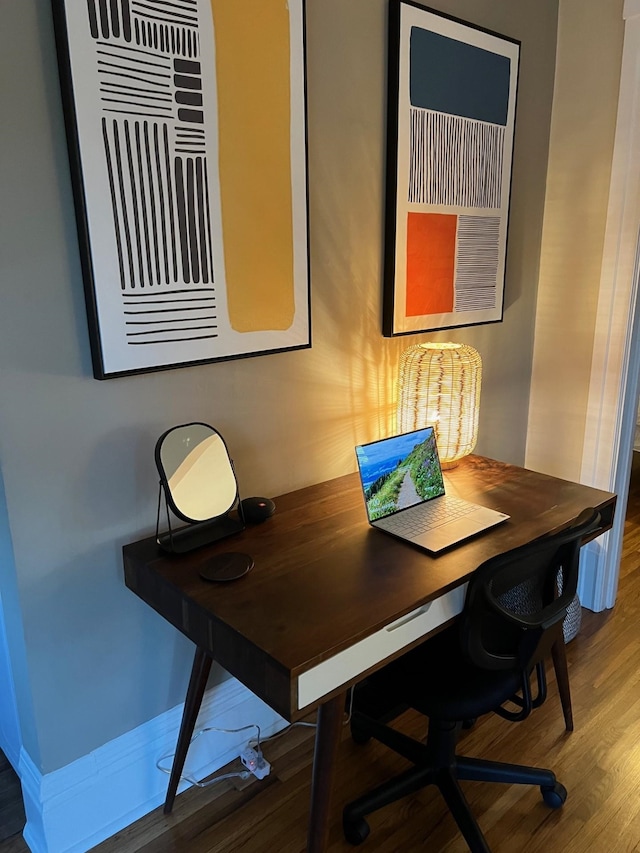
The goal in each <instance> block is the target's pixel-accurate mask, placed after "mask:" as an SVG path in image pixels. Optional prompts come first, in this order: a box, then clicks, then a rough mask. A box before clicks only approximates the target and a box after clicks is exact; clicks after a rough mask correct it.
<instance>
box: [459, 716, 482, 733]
mask: <svg viewBox="0 0 640 853" xmlns="http://www.w3.org/2000/svg"><path fill="white" fill-rule="evenodd" d="M477 719H478V718H477V717H469V719H468V720H463V721H462V728H463V729H465V730H466V729H472V728H473V727H474V726H475V724H476V720H477Z"/></svg>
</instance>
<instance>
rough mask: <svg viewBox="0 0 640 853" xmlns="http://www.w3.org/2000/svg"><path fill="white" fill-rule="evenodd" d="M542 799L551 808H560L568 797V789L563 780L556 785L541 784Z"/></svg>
mask: <svg viewBox="0 0 640 853" xmlns="http://www.w3.org/2000/svg"><path fill="white" fill-rule="evenodd" d="M540 790H541V791H542V799H543V800H544V802H545V804H546V805H547V806H549V808H550V809H559V808H561V807H562V806H563V805H564V802H565V800H566V799H567V789H566V788H565V787H564V785H563V784H562V783H561V782H556V783H555V784H554V785H541V786H540Z"/></svg>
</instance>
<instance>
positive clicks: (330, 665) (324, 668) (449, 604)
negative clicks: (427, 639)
mask: <svg viewBox="0 0 640 853" xmlns="http://www.w3.org/2000/svg"><path fill="white" fill-rule="evenodd" d="M466 590H467V585H466V584H464V585H463V586H460V587H457V588H456V589H453V590H451V592H447V593H445V595H441V596H440V598H435V599H434V600H433V601H430V602H429V603H428V604H424V605H423V606H422V607H418V608H417V609H416V610H413V611H412V612H411V613H407V614H406V615H405V616H403V617H401V618H400V619H396V621H395V622H392V623H391V624H389V625H386V626H385V627H384V628H381V629H380V631H376V633H375V634H372V635H371V636H370V637H367V638H366V639H364V640H360V642H359V643H356V644H355V645H353V646H350V647H349V648H348V649H345V650H344V651H342V652H338V654H337V655H334V656H333V657H331V658H329V659H328V660H325V661H322V663H319V664H318V665H317V666H314V667H313V668H312V669H310V670H308V671H307V672H303V673H302V675H301V676H300V677H299V678H298V708H305V707H306V706H307V705H309V704H310V703H311V702H315V701H316V700H317V699H319V698H320V697H321V696H325V695H326V694H327V693H330V692H331V691H332V690H335V689H336V687H340V685H341V684H346V683H347V682H349V681H352V680H353V679H354V678H357V676H358V675H359V674H360V673H362V672H365V671H366V670H367V669H369V667H372V666H374V664H376V663H379V662H380V661H383V660H385V658H388V657H390V656H391V655H392V654H394V653H395V652H398V651H400V650H401V649H403V648H404V647H405V646H408V645H409V644H410V643H413V642H414V641H415V640H418V639H420V637H424V636H426V635H427V634H429V633H430V632H431V631H433V630H434V629H435V628H437V627H438V626H439V625H442V624H444V623H445V622H447V621H448V620H449V619H452V618H453V617H454V616H457V615H458V614H459V613H461V612H462V607H463V605H464V596H465V593H466Z"/></svg>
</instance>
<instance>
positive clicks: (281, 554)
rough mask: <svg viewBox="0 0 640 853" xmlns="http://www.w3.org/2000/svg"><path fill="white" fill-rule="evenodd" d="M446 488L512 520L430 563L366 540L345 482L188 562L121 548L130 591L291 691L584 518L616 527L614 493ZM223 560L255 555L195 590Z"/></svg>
mask: <svg viewBox="0 0 640 853" xmlns="http://www.w3.org/2000/svg"><path fill="white" fill-rule="evenodd" d="M445 479H446V490H447V493H448V494H453V495H459V496H461V497H464V498H466V499H467V500H472V501H476V502H477V503H481V504H483V505H485V506H488V507H491V508H493V509H497V510H500V511H502V512H505V513H507V514H508V515H509V516H510V520H509V521H507V522H505V523H504V524H502V525H500V526H498V527H496V528H493V529H492V530H490V531H487V532H486V533H484V534H482V535H480V536H479V537H477V538H475V539H472V540H470V541H468V542H466V543H463V544H462V545H459V546H457V547H456V548H454V549H453V550H451V551H448V552H446V553H443V554H441V555H439V556H437V557H432V556H430V555H428V554H426V553H425V552H424V551H421V550H419V549H418V548H415V547H413V546H410V545H407V544H405V543H403V542H400V541H398V540H396V539H394V538H393V537H391V536H389V535H386V534H384V533H382V532H380V531H377V530H374V529H373V528H371V527H370V525H369V524H368V522H367V519H366V513H365V508H364V502H363V497H362V491H361V489H360V483H359V479H358V477H357V475H356V474H348V475H346V476H344V477H340V478H337V479H335V480H330V481H328V482H325V483H320V484H318V485H315V486H309V487H307V488H304V489H300V490H298V491H295V492H290V493H288V494H285V495H282V496H280V497H277V498H275V499H274V500H275V503H276V512H275V515H273V516H272V517H271V518H270V519H269V520H268V521H266V522H264V523H262V524H258V525H250V526H248V527H247V529H246V530H245V531H244V532H242V533H240V534H238V535H236V536H233V537H230V538H227V539H225V540H223V541H221V542H218V543H216V544H215V545H212V546H206V547H204V548H200V549H198V550H197V551H193V552H191V553H189V554H183V555H170V554H167V553H165V552H163V551H162V550H161V549H160V548H159V546H158V545H157V544H156V542H155V537H150V538H148V539H144V540H141V541H140V542H136V543H133V544H131V545H127V546H125V547H124V549H123V551H124V561H125V579H126V583H127V585H128V586H129V587H130V588H131V589H132V590H133V591H134V592H135V593H136V594H138V595H139V596H140V597H141V598H143V600H145V601H146V602H147V603H148V604H150V605H151V606H152V607H154V609H156V610H157V611H158V612H159V613H160V614H161V615H163V616H164V617H165V618H167V619H168V620H169V621H170V622H171V623H172V624H174V625H175V626H176V627H177V628H178V629H179V630H181V631H182V632H183V633H185V634H186V635H187V636H188V637H189V638H190V639H192V640H193V641H194V642H196V643H197V644H198V645H200V646H202V647H204V648H207V649H208V650H209V651H210V652H211V653H212V654H214V656H215V657H216V659H217V660H219V662H220V663H221V664H222V665H223V666H226V667H227V668H229V669H230V671H231V672H233V674H235V675H237V677H240V678H241V680H244V681H245V683H247V681H246V679H244V678H242V671H243V670H244V669H245V668H249V667H251V666H253V665H254V663H255V660H256V658H257V657H260V656H262V657H264V656H266V657H267V658H268V659H269V661H270V662H271V664H272V666H273V667H274V671H275V672H276V673H277V672H281V673H282V677H283V678H286V679H291V678H292V677H295V676H296V675H297V674H299V673H300V672H302V671H304V670H306V669H308V668H310V667H311V666H313V665H315V664H317V663H319V662H320V661H322V660H325V659H326V658H328V657H331V656H332V655H334V654H336V653H337V652H339V651H341V650H342V649H344V648H347V647H349V646H351V645H353V644H354V643H356V642H357V641H358V640H360V639H363V638H364V637H366V636H368V635H369V634H371V633H372V632H374V631H376V630H378V629H379V628H381V627H383V626H384V625H387V624H389V623H390V622H392V621H393V620H394V619H398V618H400V617H401V616H403V615H404V614H405V613H408V612H410V611H412V610H413V609H414V608H416V607H418V606H420V605H421V604H425V603H427V602H428V601H430V600H432V599H433V598H435V597H438V596H440V595H442V594H443V593H444V592H447V591H448V590H450V589H453V588H454V587H456V586H459V585H461V584H463V583H465V581H466V580H468V577H469V575H470V574H471V573H472V572H473V571H474V569H475V568H476V567H477V566H478V565H479V564H480V563H482V562H483V561H484V560H486V559H488V558H489V557H492V556H494V555H495V554H498V553H501V552H503V551H506V550H508V549H510V548H513V547H516V546H518V545H521V544H523V543H525V542H528V541H530V540H531V539H534V538H536V537H537V536H540V535H543V534H546V533H549V532H551V531H553V530H555V529H557V528H560V527H562V526H564V525H566V524H568V523H569V522H571V521H572V520H574V519H575V518H576V517H577V516H578V515H579V513H580V512H581V510H582V509H584V508H585V507H587V506H595V507H598V508H600V510H601V512H602V513H603V526H604V527H605V529H606V528H607V527H609V526H610V525H611V522H612V519H613V512H614V508H615V496H614V495H612V494H611V493H609V492H604V491H601V490H598V489H593V488H590V487H588V486H583V485H580V484H577V483H572V482H569V481H566V480H560V479H557V478H554V477H549V476H547V475H544V474H538V473H535V472H533V471H529V470H526V469H523V468H518V467H516V466H512V465H507V464H504V463H500V462H495V461H493V460H490V459H486V458H484V457H480V456H471V457H467V459H465V460H463V461H462V462H461V463H460V465H459V466H458V468H456V469H454V470H452V471H449V472H446V478H445ZM228 551H239V552H243V553H247V554H249V555H251V556H252V557H253V559H254V561H255V566H254V568H253V570H252V571H251V572H249V574H247V575H246V576H244V577H243V578H241V579H239V580H237V581H232V582H229V583H215V582H213V583H212V582H207V581H204V580H201V578H200V576H199V570H200V569H201V567H202V566H203V565H205V564H206V563H207V561H208V560H209V559H210V558H211V557H212V556H213V555H215V554H220V553H224V552H228ZM239 646H241V647H242V651H241V653H240V656H241V657H242V660H238V661H236V660H235V659H236V658H237V657H238V654H239V653H238V647H239ZM252 661H253V663H252ZM247 686H251V685H249V684H247ZM256 692H258V695H260V690H258V689H256Z"/></svg>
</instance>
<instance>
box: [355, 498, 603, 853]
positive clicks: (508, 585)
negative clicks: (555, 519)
mask: <svg viewBox="0 0 640 853" xmlns="http://www.w3.org/2000/svg"><path fill="white" fill-rule="evenodd" d="M599 521H600V516H599V514H598V512H597V511H595V510H593V509H588V510H585V511H584V512H583V513H581V515H580V517H579V518H578V519H577V521H576V522H575V523H574V525H573V526H571V527H569V528H566V529H564V530H562V531H560V532H558V533H556V534H553V535H551V536H546V537H543V538H540V539H538V540H535V541H534V542H531V543H529V544H527V545H524V546H522V547H519V548H515V549H513V550H511V551H508V552H506V553H504V554H500V555H498V556H496V557H493V558H492V559H490V560H487V561H486V562H485V563H483V564H482V565H481V566H479V568H478V569H477V570H476V571H475V572H474V574H473V575H472V577H471V580H470V582H469V586H468V589H467V595H466V599H465V605H464V609H463V612H462V614H461V616H460V618H459V619H458V620H457V621H456V622H454V623H453V624H452V625H450V626H449V627H448V628H445V629H444V630H443V631H442V632H441V633H439V634H437V635H436V636H435V637H433V638H432V639H429V640H427V641H426V642H425V643H423V644H422V645H420V646H418V647H416V648H415V649H413V650H412V651H410V652H408V653H407V654H406V655H404V656H403V657H401V658H399V659H397V660H396V661H393V662H392V663H391V664H389V665H388V666H386V667H385V668H384V669H382V670H380V671H379V672H377V673H374V674H373V675H372V676H370V677H369V678H368V679H367V680H366V681H365V682H364V683H363V685H362V686H361V688H360V689H358V688H356V692H355V694H354V701H353V711H352V716H351V733H352V736H353V738H354V740H355V741H356V742H361V743H364V742H365V741H366V740H368V739H369V738H370V737H373V738H375V739H376V740H379V741H380V742H381V743H383V744H385V745H386V746H388V747H389V748H390V749H392V750H394V751H395V752H397V753H399V754H400V755H402V756H403V757H405V758H407V759H408V760H409V761H410V762H412V764H413V766H412V767H411V768H410V769H408V770H406V771H405V772H403V773H402V774H400V775H399V776H397V777H396V778H394V779H392V780H391V781H388V782H384V783H383V784H382V785H379V786H378V787H377V788H375V789H374V790H372V791H370V792H368V793H366V794H364V795H363V796H361V797H359V798H358V799H357V800H355V801H354V802H352V803H349V804H348V805H347V806H346V807H345V809H344V812H343V829H344V834H345V838H346V839H347V841H349V842H350V843H352V844H360V843H362V842H363V841H364V840H365V839H366V837H367V836H368V834H369V826H368V824H367V822H366V820H365V816H366V815H368V814H370V813H371V812H374V811H377V810H378V809H380V808H382V807H383V806H385V805H388V804H389V803H392V802H395V801H396V800H399V799H401V798H402V797H404V796H407V795H408V794H412V793H415V792H416V791H418V790H420V789H421V788H423V787H425V786H427V785H436V786H437V787H438V788H439V790H440V792H441V793H442V795H443V797H444V799H445V801H446V803H447V805H448V807H449V809H450V811H451V812H452V814H453V817H454V818H455V820H456V823H457V824H458V827H459V829H460V831H461V832H462V835H463V836H464V838H465V840H466V842H467V844H468V845H469V848H470V850H471V851H472V853H490V850H489V847H488V846H487V842H486V840H485V838H484V836H483V834H482V831H481V830H480V827H479V826H478V823H477V822H476V820H475V818H474V817H473V815H472V813H471V810H470V808H469V805H468V803H467V800H466V799H465V796H464V794H463V792H462V789H461V787H460V785H459V780H474V781H487V782H506V783H508V784H524V785H538V786H539V787H540V789H541V792H542V797H543V799H544V802H545V803H546V804H547V805H548V806H550V807H551V808H560V807H561V806H562V805H563V803H564V801H565V799H566V797H567V791H566V789H565V787H564V786H563V785H562V784H561V783H560V782H558V781H557V780H556V777H555V775H554V773H553V772H552V771H551V770H541V769H538V768H535V767H525V766H522V765H515V764H505V763H502V762H495V761H488V760H485V759H479V758H467V757H462V756H458V755H456V753H455V746H456V742H457V739H458V735H459V733H460V729H461V726H462V723H463V722H464V721H465V720H471V719H474V718H476V717H479V716H481V715H483V714H487V713H489V712H492V711H494V712H496V713H498V714H500V715H501V716H503V717H505V718H506V719H508V720H512V721H520V720H523V719H525V718H526V717H527V716H529V714H530V713H531V710H532V709H533V708H535V707H537V706H538V705H540V704H541V703H542V702H543V701H544V698H545V696H546V681H545V674H544V659H545V657H547V656H548V654H549V652H550V647H551V645H552V644H553V643H554V642H555V641H556V640H557V639H558V634H559V632H561V630H562V621H563V619H564V618H565V616H566V611H567V607H568V606H569V604H570V602H571V601H572V599H573V597H574V596H575V592H576V586H577V581H578V559H579V552H580V545H581V543H582V539H583V537H585V536H586V535H587V534H589V533H591V532H592V531H593V530H595V529H596V528H597V526H598V524H599ZM559 573H560V577H561V583H559V581H558V575H559ZM559 588H561V592H560V591H559ZM523 589H524V590H525V591H526V593H527V594H526V595H523V594H522V590H523ZM514 601H516V602H517V603H516V605H515V606H514V605H513V602H514ZM523 602H528V605H529V606H525V605H524V604H523ZM516 611H518V612H516ZM523 611H525V612H523ZM534 673H535V679H533V680H534V681H536V682H537V689H536V690H535V694H534V692H533V691H532V687H531V681H532V677H533V675H534ZM388 696H394V697H395V701H396V703H397V704H398V705H403V706H404V707H410V708H414V709H415V710H417V711H418V712H420V713H421V714H424V715H425V716H426V717H428V718H429V725H428V734H427V740H426V744H423V743H420V742H418V741H415V740H413V739H412V738H410V737H408V736H406V735H404V734H402V733H401V732H399V731H397V730H395V729H393V728H391V727H390V726H388V725H385V723H384V722H383V721H382V719H381V718H382V717H383V716H384V707H385V702H384V698H383V697H388ZM381 697H382V698H381ZM381 709H382V710H381ZM394 715H395V712H394Z"/></svg>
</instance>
